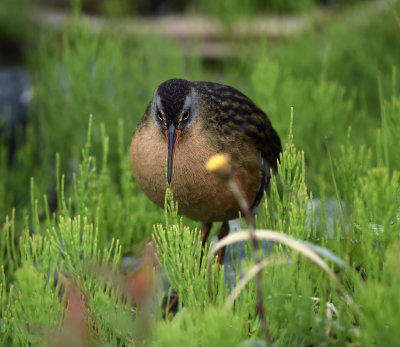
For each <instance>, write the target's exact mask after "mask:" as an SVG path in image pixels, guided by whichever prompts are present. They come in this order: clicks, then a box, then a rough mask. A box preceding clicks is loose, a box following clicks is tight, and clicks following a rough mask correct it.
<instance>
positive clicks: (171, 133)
mask: <svg viewBox="0 0 400 347" xmlns="http://www.w3.org/2000/svg"><path fill="white" fill-rule="evenodd" d="M165 136H166V137H167V140H168V176H167V178H168V184H170V183H171V178H172V162H173V160H174V155H175V146H176V144H177V143H178V141H179V137H180V136H181V131H180V130H177V129H176V127H175V125H174V124H173V123H171V125H170V126H169V128H168V130H165Z"/></svg>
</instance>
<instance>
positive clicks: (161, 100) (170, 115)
mask: <svg viewBox="0 0 400 347" xmlns="http://www.w3.org/2000/svg"><path fill="white" fill-rule="evenodd" d="M197 110H198V99H197V94H196V91H195V90H194V88H192V86H191V83H190V82H188V81H185V80H180V79H174V80H168V81H166V82H164V83H162V84H160V86H159V87H158V88H157V90H156V91H155V93H154V97H153V101H152V107H151V112H152V116H153V119H154V120H155V122H156V124H157V125H158V127H159V128H160V130H161V131H162V132H163V133H164V132H165V130H167V129H168V128H169V126H170V125H171V124H173V125H174V126H175V128H176V129H177V130H181V132H182V135H183V134H184V133H185V132H186V131H187V130H188V129H189V127H190V124H191V123H192V121H193V119H194V117H195V116H196V114H197Z"/></svg>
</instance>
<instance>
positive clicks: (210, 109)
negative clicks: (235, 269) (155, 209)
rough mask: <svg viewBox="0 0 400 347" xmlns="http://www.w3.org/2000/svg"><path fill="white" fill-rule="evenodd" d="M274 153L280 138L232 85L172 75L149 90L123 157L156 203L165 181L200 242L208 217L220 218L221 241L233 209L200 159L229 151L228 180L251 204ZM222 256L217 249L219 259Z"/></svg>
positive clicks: (274, 164) (225, 192)
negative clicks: (230, 177)
mask: <svg viewBox="0 0 400 347" xmlns="http://www.w3.org/2000/svg"><path fill="white" fill-rule="evenodd" d="M280 152H281V142H280V139H279V136H278V134H277V132H276V131H275V130H274V128H273V127H272V124H271V122H270V120H269V119H268V117H267V115H266V114H265V113H264V112H263V111H262V110H261V109H260V108H259V107H257V106H256V105H255V103H254V102H253V101H251V100H250V99H249V98H248V97H247V96H246V95H244V94H243V93H241V92H240V91H239V90H237V89H235V88H233V87H230V86H227V85H224V84H220V83H216V82H208V81H187V80H185V79H179V78H174V79H169V80H167V81H165V82H163V83H161V84H160V85H159V86H158V87H157V88H156V90H155V92H154V95H153V97H152V100H151V101H150V103H149V104H148V106H147V108H146V110H145V112H144V115H143V117H142V119H141V120H140V121H139V123H138V125H137V127H136V129H135V131H134V134H133V137H132V141H131V145H130V161H131V168H132V172H133V176H134V178H135V180H136V182H137V183H138V185H139V187H140V188H141V189H142V190H143V192H144V193H145V194H146V195H147V197H148V198H149V199H150V200H152V201H153V202H154V203H155V204H157V205H158V206H160V207H162V208H163V207H164V202H165V192H166V188H167V184H168V185H170V188H171V190H172V193H173V199H174V201H176V202H177V203H178V213H179V214H180V215H184V216H187V217H189V218H190V219H192V220H195V221H199V222H201V223H203V226H202V232H201V244H202V247H204V245H205V243H206V241H207V238H208V236H209V233H210V230H211V227H212V223H214V222H222V224H221V227H220V230H219V233H218V239H219V240H220V239H222V238H223V237H225V236H226V235H227V234H228V233H229V220H232V219H235V218H237V217H238V216H239V210H240V207H239V204H238V202H237V200H236V199H235V197H234V196H233V194H232V192H231V191H230V190H229V188H228V186H227V185H226V184H224V183H223V182H221V181H220V180H219V179H218V178H217V177H215V175H213V174H212V173H210V172H208V171H207V170H206V168H205V163H206V162H207V160H208V159H209V158H210V157H212V156H213V155H215V154H219V153H226V154H228V155H229V157H230V161H231V165H232V168H233V175H234V178H235V180H236V181H237V182H238V184H239V186H240V188H241V190H242V192H243V194H244V196H245V198H246V200H247V201H248V203H249V205H251V207H252V209H255V208H256V207H257V205H258V204H259V202H260V201H261V199H262V197H263V196H264V191H265V190H266V189H267V187H268V184H269V181H270V173H271V172H275V171H276V169H277V164H278V161H279V153H280ZM166 165H167V168H166ZM166 169H167V170H166ZM166 176H167V177H166ZM224 254H225V249H224V248H223V249H222V250H220V252H219V254H218V263H219V264H222V262H223V258H224Z"/></svg>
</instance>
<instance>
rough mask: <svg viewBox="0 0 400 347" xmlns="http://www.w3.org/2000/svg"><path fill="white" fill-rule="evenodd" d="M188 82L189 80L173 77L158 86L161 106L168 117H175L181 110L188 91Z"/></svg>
mask: <svg viewBox="0 0 400 347" xmlns="http://www.w3.org/2000/svg"><path fill="white" fill-rule="evenodd" d="M190 84H191V83H190V82H189V81H186V80H183V79H177V78H175V79H170V80H168V81H165V82H163V83H161V84H160V85H159V86H158V89H157V93H158V95H159V96H160V99H161V106H162V109H163V111H164V113H165V115H166V116H167V117H168V118H170V117H172V118H175V117H176V116H177V115H178V114H179V113H180V112H181V111H182V108H183V105H184V102H185V98H186V96H187V95H189V93H190Z"/></svg>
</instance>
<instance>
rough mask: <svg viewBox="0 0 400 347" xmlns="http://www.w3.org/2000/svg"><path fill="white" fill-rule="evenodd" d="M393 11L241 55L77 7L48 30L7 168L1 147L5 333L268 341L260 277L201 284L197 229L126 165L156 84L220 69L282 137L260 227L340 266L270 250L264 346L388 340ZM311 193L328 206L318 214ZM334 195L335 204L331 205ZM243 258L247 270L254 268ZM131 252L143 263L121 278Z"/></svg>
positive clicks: (393, 318)
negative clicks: (212, 59) (193, 52)
mask: <svg viewBox="0 0 400 347" xmlns="http://www.w3.org/2000/svg"><path fill="white" fill-rule="evenodd" d="M399 9H400V8H399V6H398V5H396V6H395V8H392V9H390V10H388V11H387V12H386V13H383V14H381V15H379V16H377V17H376V18H375V19H373V20H371V21H365V22H363V23H355V24H354V23H352V22H351V21H343V23H341V25H340V26H339V25H338V24H332V25H331V26H329V27H327V28H326V30H324V32H323V33H321V34H317V33H313V34H307V35H305V36H302V37H298V38H294V39H288V40H287V41H284V42H279V43H277V42H275V43H271V42H269V43H268V44H267V43H265V42H262V43H260V42H258V44H257V47H254V45H253V43H251V44H249V47H251V51H250V52H249V48H247V49H246V50H245V53H243V54H242V56H241V57H240V58H239V61H234V62H232V61H227V62H224V63H222V64H221V65H218V66H207V65H203V64H202V62H201V60H200V58H199V57H194V58H184V55H183V54H182V52H181V50H180V48H179V47H178V46H177V45H176V44H174V43H173V42H170V41H168V40H165V39H160V38H156V37H136V38H134V39H133V40H132V41H128V40H123V39H120V38H117V37H115V36H109V35H106V34H94V33H92V32H91V31H90V30H89V28H88V27H87V25H86V24H85V23H82V21H81V20H80V18H79V17H75V18H73V19H71V20H70V22H69V23H68V24H67V25H66V27H65V28H64V29H63V31H62V34H61V35H53V34H43V33H41V34H40V40H39V41H38V42H37V47H36V49H35V50H34V51H32V53H31V55H30V62H29V64H30V69H31V76H32V80H33V84H34V90H35V96H34V104H33V106H32V110H31V115H30V119H29V124H28V129H27V133H26V134H25V142H24V143H23V144H22V145H20V146H19V147H18V148H17V151H16V157H15V160H14V163H13V164H12V165H11V166H8V165H7V148H6V146H5V145H1V147H0V221H1V222H0V265H1V271H0V272H1V273H0V278H1V280H0V344H1V345H5V346H8V345H30V344H31V345H45V344H48V345H55V344H56V345H59V344H62V343H64V344H67V342H68V343H69V344H71V345H76V346H78V345H85V344H86V345H97V344H98V345H111V346H114V345H116V346H122V345H144V344H146V345H150V346H176V345H182V346H199V345H201V346H214V345H215V346H221V345H223V346H238V345H239V346H242V345H244V346H246V345H251V344H254V345H256V344H257V342H259V341H257V340H260V339H262V338H263V336H264V335H263V332H262V330H261V324H260V319H259V317H258V316H257V314H256V309H255V303H256V284H255V282H254V279H252V280H250V282H249V283H248V284H247V286H246V287H245V288H244V289H243V290H242V291H241V293H240V295H239V297H238V299H237V300H236V301H235V303H234V305H233V307H232V306H229V305H228V304H227V300H228V296H229V294H230V292H231V290H232V288H233V286H234V284H233V283H232V284H231V285H229V286H226V285H225V284H224V272H227V271H229V272H230V271H231V270H233V271H232V273H233V275H232V277H235V278H234V280H235V282H236V283H237V282H238V281H239V277H240V276H239V272H240V271H239V266H238V265H236V266H234V268H233V269H220V268H219V267H218V266H217V265H216V263H215V262H213V263H212V264H211V274H210V278H209V277H208V274H207V262H206V261H205V260H204V261H202V262H200V249H199V247H197V245H198V244H199V237H200V232H199V230H198V225H196V223H194V222H192V221H189V220H186V219H183V220H181V219H180V217H178V216H177V215H176V211H175V209H174V208H173V207H174V206H172V205H171V202H170V200H168V197H167V199H166V211H165V212H164V211H162V210H160V209H158V208H157V207H155V206H154V205H153V204H152V203H151V202H150V201H149V200H148V199H147V198H146V196H145V195H144V194H143V193H142V192H141V191H140V189H139V187H138V186H137V184H136V183H135V182H134V179H133V177H132V174H131V171H130V164H129V142H130V138H131V135H132V133H133V130H134V128H135V126H136V124H137V122H138V121H139V119H140V117H141V116H142V114H143V112H144V110H145V107H146V106H147V103H148V101H149V100H150V98H151V96H152V93H153V92H154V89H155V88H156V86H157V85H158V84H159V83H160V82H161V81H163V80H165V79H168V78H172V77H183V78H187V79H191V80H195V79H204V80H207V79H215V80H217V79H218V80H220V73H221V71H223V72H224V73H223V79H224V81H225V82H226V83H227V84H230V85H233V86H235V87H237V88H238V89H240V90H242V91H244V92H245V93H246V94H248V95H249V96H251V97H252V99H253V100H254V101H255V102H256V103H257V104H258V105H260V107H261V108H262V109H264V110H265V111H266V112H267V113H268V115H269V117H270V118H271V120H272V123H273V124H274V127H275V128H276V129H277V130H278V132H279V134H280V136H281V139H282V143H283V148H284V152H283V153H282V157H281V163H280V165H279V169H278V174H277V176H276V177H274V178H272V180H271V187H270V192H269V194H268V195H267V197H266V199H265V200H264V202H263V203H262V204H261V206H260V208H259V210H258V215H257V218H256V224H257V225H256V226H257V228H259V229H271V230H276V231H279V232H281V233H285V234H287V235H289V236H291V237H293V238H296V239H298V240H303V241H306V242H307V243H306V244H305V246H304V247H306V248H308V249H311V250H314V251H315V252H316V253H318V254H319V255H320V256H321V257H322V258H323V259H324V260H325V261H326V263H327V264H328V266H329V267H330V269H331V270H332V271H333V272H334V273H335V274H336V276H337V282H336V281H335V280H333V279H332V278H331V277H329V276H328V275H327V273H326V272H324V271H322V270H321V269H320V268H318V267H316V266H315V265H314V264H313V263H311V262H310V261H308V260H307V259H306V258H305V257H303V256H300V255H299V253H297V252H295V251H293V250H292V249H290V248H289V247H282V246H278V245H276V246H275V247H274V248H273V251H272V254H271V255H270V258H269V259H271V263H270V264H269V265H268V266H267V267H266V268H265V269H264V270H263V287H262V288H263V295H264V298H265V299H264V308H265V311H266V314H267V318H268V324H269V327H270V334H271V337H272V340H273V343H274V345H276V346H290V345H306V346H307V345H339V346H343V345H366V346H369V345H374V344H376V345H382V346H396V345H397V344H398V341H399V339H400V336H399V331H398V326H399V324H400V318H399V314H398V312H399V311H400V299H399V295H398V293H399V292H400V272H399V268H400V266H399V265H400V264H399V252H400V241H399V240H400V239H399V234H400V163H399V158H400V149H399V147H398V144H399V141H400V138H399V134H400V94H399V92H398V88H397V81H398V74H397V73H396V65H395V64H396V63H398V61H399V54H400V53H399V51H398V47H396V46H395V45H394V44H393V42H398V38H399V33H400V27H399V25H398V22H397V21H396V18H397V17H396V13H397V12H396V10H397V11H398V10H399ZM348 32H351V34H347V33H348ZM321 42H324V43H323V44H321ZM371 50H372V51H373V52H375V54H367V52H370V51H371ZM346 52H347V53H346ZM376 52H379V57H378V56H377V54H378V53H376ZM220 66H222V69H221V70H220V69H219V67H220ZM216 70H219V71H218V73H219V75H218V77H216V75H215V71H216ZM378 71H379V72H380V78H377V76H378ZM291 106H294V119H293V122H292V123H291V117H290V114H291V110H290V107H291ZM316 197H318V201H320V204H321V205H322V207H321V208H320V209H319V210H316V212H313V211H312V209H310V206H312V205H313V204H315V203H316ZM332 198H333V199H336V202H337V205H338V206H339V207H338V211H339V212H338V213H337V215H330V216H327V213H326V211H325V208H324V206H325V203H326V201H327V200H328V199H332ZM168 201H169V202H168ZM317 211H318V212H317ZM196 227H197V229H196ZM150 240H152V241H153V245H154V246H153V247H154V248H155V249H156V253H157V260H158V262H159V264H160V268H161V269H162V272H163V276H165V277H166V278H167V279H168V280H169V282H170V283H171V284H172V285H173V288H174V289H175V290H176V291H177V292H178V294H179V295H180V298H181V301H180V304H181V307H180V310H179V313H178V314H177V315H176V316H175V317H172V315H171V316H169V317H167V318H166V319H163V318H162V316H163V313H164V312H162V310H161V302H162V300H163V297H164V295H165V293H166V292H167V291H168V289H166V288H165V285H163V278H162V276H161V271H159V269H153V268H152V264H153V260H152V258H151V256H152V254H151V252H150V251H149V250H147V252H145V253H146V254H145V255H141V254H142V253H141V252H142V250H143V248H144V245H145V244H146V243H147V242H149V241H150ZM147 248H149V247H147ZM233 249H235V247H233ZM246 252H247V257H246V260H245V261H244V262H243V264H241V269H242V271H243V272H244V273H247V271H249V269H250V268H251V267H252V266H253V265H254V264H253V260H252V250H251V247H249V248H248V249H247V248H246ZM149 253H150V254H149ZM204 253H205V258H204V259H207V258H208V255H209V254H210V248H209V247H207V249H206V250H205V251H204ZM234 253H235V251H234V250H233V251H232V255H233V254H234ZM131 254H136V255H137V257H139V256H141V257H142V266H141V267H140V268H139V270H137V271H135V272H133V270H132V269H129V270H128V271H127V272H128V273H129V274H128V275H127V274H126V273H124V271H126V266H123V264H122V263H123V260H124V259H126V258H128V257H125V255H131ZM231 279H232V280H233V278H231ZM209 280H210V282H209ZM209 283H211V287H210V286H209ZM209 292H210V293H209ZM210 294H211V295H210ZM182 304H183V305H184V306H182ZM249 339H250V340H251V341H247V340H249Z"/></svg>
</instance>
